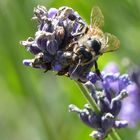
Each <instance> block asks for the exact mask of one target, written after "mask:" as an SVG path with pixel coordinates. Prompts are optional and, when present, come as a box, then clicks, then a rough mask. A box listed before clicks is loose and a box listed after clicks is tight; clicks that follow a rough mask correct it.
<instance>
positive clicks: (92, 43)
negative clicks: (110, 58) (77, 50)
mask: <svg viewBox="0 0 140 140" xmlns="http://www.w3.org/2000/svg"><path fill="white" fill-rule="evenodd" d="M87 47H88V48H89V49H90V50H93V51H94V52H95V54H96V55H99V54H100V49H101V42H100V41H99V40H98V39H96V38H91V37H88V39H87Z"/></svg>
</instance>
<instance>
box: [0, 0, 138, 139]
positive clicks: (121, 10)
mask: <svg viewBox="0 0 140 140" xmlns="http://www.w3.org/2000/svg"><path fill="white" fill-rule="evenodd" d="M38 4H39V5H44V6H46V7H47V8H50V7H56V8H58V7H60V6H64V5H66V6H70V7H72V8H73V9H74V10H77V11H78V12H79V14H80V15H81V16H82V17H83V18H84V19H85V20H86V21H87V22H88V23H89V20H90V11H91V8H92V6H93V5H98V6H99V7H100V8H101V10H102V12H103V14H104V16H105V26H104V29H103V30H104V31H106V32H110V33H113V34H115V35H116V36H117V37H118V38H119V39H120V41H121V48H120V49H119V51H117V52H114V53H108V54H106V55H103V56H102V57H100V59H99V67H100V68H101V69H102V68H103V67H104V66H105V64H106V63H108V62H109V61H115V62H117V63H118V64H119V65H120V68H121V69H122V65H121V62H122V59H123V58H124V57H129V58H130V59H131V60H132V61H133V62H134V63H136V64H137V63H138V62H139V53H140V0H106V1H105V0H69V1H66V0H0V140H81V139H83V140H89V139H92V138H90V137H89V136H88V135H89V133H90V132H91V131H92V129H90V128H88V127H87V126H85V125H84V124H83V123H81V122H80V120H79V118H78V117H77V115H76V114H73V113H69V112H68V105H69V104H71V103H73V104H76V105H78V106H79V107H83V105H84V103H86V100H85V99H84V97H83V96H82V95H81V93H80V91H79V89H78V88H77V86H76V84H75V83H74V82H73V81H72V80H70V79H68V78H66V77H58V76H56V75H55V74H54V73H53V72H47V73H43V71H40V70H35V69H32V68H28V67H25V66H24V65H23V64H22V60H23V59H25V58H32V55H30V54H29V53H28V52H26V51H25V49H24V48H23V47H22V46H21V45H20V44H19V41H21V40H25V39H27V37H28V36H34V33H35V31H36V25H37V24H36V23H34V22H33V21H31V20H30V19H31V17H32V16H33V8H34V7H35V6H37V5H38ZM138 130H139V128H138V127H137V128H133V129H132V128H131V129H123V130H119V134H120V135H121V137H122V139H123V140H131V139H135V140H140V134H139V133H140V132H139V131H138Z"/></svg>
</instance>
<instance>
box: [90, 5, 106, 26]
mask: <svg viewBox="0 0 140 140" xmlns="http://www.w3.org/2000/svg"><path fill="white" fill-rule="evenodd" d="M90 25H91V27H99V28H102V26H103V25H104V16H103V14H102V11H101V10H100V8H99V7H97V6H95V7H93V8H92V11H91V17H90Z"/></svg>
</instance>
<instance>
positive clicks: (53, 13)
mask: <svg viewBox="0 0 140 140" xmlns="http://www.w3.org/2000/svg"><path fill="white" fill-rule="evenodd" d="M57 12H58V10H57V9H56V8H50V9H49V11H48V18H51V19H52V18H54V16H55V15H56V13H57Z"/></svg>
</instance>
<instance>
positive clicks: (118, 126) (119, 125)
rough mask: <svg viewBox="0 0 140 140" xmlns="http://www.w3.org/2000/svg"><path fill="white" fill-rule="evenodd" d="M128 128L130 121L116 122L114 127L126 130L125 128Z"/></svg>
mask: <svg viewBox="0 0 140 140" xmlns="http://www.w3.org/2000/svg"><path fill="white" fill-rule="evenodd" d="M127 126H128V121H125V120H124V121H122V120H120V121H115V122H114V127H115V128H124V127H127Z"/></svg>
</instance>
